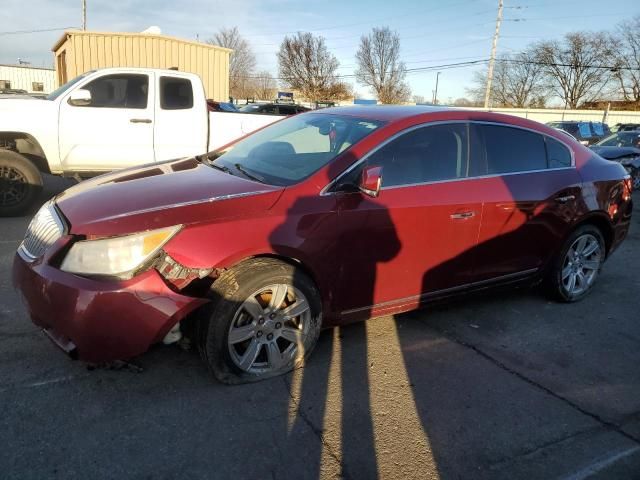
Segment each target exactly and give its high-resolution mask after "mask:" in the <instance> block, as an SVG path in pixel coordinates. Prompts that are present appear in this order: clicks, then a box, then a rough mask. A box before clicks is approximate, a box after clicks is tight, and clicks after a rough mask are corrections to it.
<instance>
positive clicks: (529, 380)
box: [420, 319, 640, 445]
mask: <svg viewBox="0 0 640 480" xmlns="http://www.w3.org/2000/svg"><path fill="white" fill-rule="evenodd" d="M420 321H421V322H422V323H423V324H425V325H427V326H428V327H429V328H431V329H433V330H435V331H436V332H438V333H440V334H441V335H443V336H444V337H446V338H448V339H449V340H451V341H452V342H454V343H457V344H458V345H460V346H463V347H465V348H468V349H471V350H473V351H474V352H475V353H476V354H478V355H480V356H481V357H482V358H484V359H486V360H488V361H489V362H491V363H492V364H494V365H495V366H496V367H498V368H500V369H502V370H504V371H505V372H507V373H509V374H511V375H514V376H515V377H517V378H518V379H520V380H522V381H523V382H526V383H528V384H529V385H531V386H533V387H535V388H538V389H539V390H542V391H543V392H545V393H546V394H548V395H551V396H552V397H554V398H555V399H557V400H560V401H561V402H563V403H564V404H565V405H567V406H569V407H571V408H573V409H574V410H577V411H578V412H580V413H582V414H583V415H586V416H588V417H590V418H592V419H593V420H595V421H596V422H598V423H600V424H601V425H603V426H605V427H607V428H609V429H611V430H613V431H615V432H617V433H618V434H620V435H622V436H623V437H625V438H627V439H628V440H631V441H632V442H634V443H637V444H639V445H640V438H638V437H635V436H634V435H631V434H629V433H627V432H625V431H624V430H623V429H622V427H620V426H619V425H617V424H615V423H613V422H610V421H608V420H605V419H604V418H602V417H601V416H600V415H598V414H597V413H593V412H590V411H589V410H587V409H585V408H583V407H581V406H580V405H578V404H577V403H575V402H573V401H571V400H569V399H568V398H566V397H563V396H562V395H560V394H558V393H556V392H554V391H553V390H551V389H550V388H548V387H545V386H544V385H543V384H541V383H538V382H536V381H535V380H533V379H532V378H529V377H527V376H526V375H524V374H522V373H520V372H519V371H517V370H515V369H513V368H511V367H509V366H508V365H507V364H506V363H504V362H501V361H500V360H498V359H497V358H495V357H493V356H492V355H490V354H488V353H486V352H485V351H483V350H481V349H480V348H478V347H477V346H476V345H473V344H471V343H469V342H467V341H465V340H462V339H460V338H458V337H456V336H454V335H452V334H450V333H448V332H446V331H444V330H440V329H438V328H435V327H434V326H433V325H429V324H428V322H427V321H426V320H422V319H420Z"/></svg>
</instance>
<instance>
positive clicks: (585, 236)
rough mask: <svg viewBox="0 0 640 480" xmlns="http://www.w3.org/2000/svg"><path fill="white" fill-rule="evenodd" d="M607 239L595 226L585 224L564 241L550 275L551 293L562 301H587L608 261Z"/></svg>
mask: <svg viewBox="0 0 640 480" xmlns="http://www.w3.org/2000/svg"><path fill="white" fill-rule="evenodd" d="M605 255H606V250H605V244H604V238H603V237H602V233H600V230H599V229H598V228H597V227H595V226H593V225H584V226H582V227H580V228H578V229H577V230H576V231H574V232H573V233H572V234H571V235H570V236H569V238H567V240H566V241H565V243H564V245H563V247H562V249H561V251H560V254H559V255H558V256H557V258H556V259H555V260H554V264H553V266H552V269H551V271H550V272H549V278H548V284H549V287H550V289H551V293H552V294H553V295H554V296H555V297H556V298H557V299H559V300H560V301H563V302H575V301H578V300H581V299H582V298H584V297H585V296H586V295H587V294H588V293H589V291H590V290H591V288H592V287H593V285H594V284H595V281H596V279H597V278H598V275H599V274H600V269H601V268H602V264H603V262H604V260H605Z"/></svg>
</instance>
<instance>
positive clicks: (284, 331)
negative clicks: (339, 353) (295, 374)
mask: <svg viewBox="0 0 640 480" xmlns="http://www.w3.org/2000/svg"><path fill="white" fill-rule="evenodd" d="M320 312H321V307H320V296H319V293H318V291H317V289H316V287H315V285H314V283H313V282H312V281H311V279H310V278H309V277H308V276H307V275H305V274H304V273H303V272H301V271H300V270H299V269H297V268H295V267H293V266H291V265H289V264H287V263H284V262H280V261H277V260H274V259H268V258H264V259H252V260H249V261H246V262H243V263H242V264H240V265H238V266H237V267H234V268H232V269H230V270H228V271H226V272H224V273H223V275H222V276H221V277H220V278H218V279H217V280H216V281H215V282H214V284H213V286H212V289H211V303H210V304H208V305H207V306H206V307H204V308H203V309H202V311H201V312H200V318H199V319H198V327H197V332H198V333H197V337H198V338H197V341H198V348H199V351H200V354H201V356H202V358H203V360H204V361H205V362H206V364H207V365H208V366H209V369H210V370H211V372H212V373H213V374H214V376H215V377H216V378H217V379H218V380H219V381H221V382H224V383H246V382H253V381H258V380H263V379H265V378H269V377H273V376H276V375H281V374H283V373H286V372H288V371H290V370H292V369H294V368H297V367H299V366H301V365H302V364H303V363H304V360H305V359H306V358H307V357H308V356H309V354H310V353H311V351H312V350H313V347H314V346H315V344H316V342H317V339H318V335H319V333H320V327H321V313H320Z"/></svg>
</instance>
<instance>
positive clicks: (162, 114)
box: [0, 68, 283, 216]
mask: <svg viewBox="0 0 640 480" xmlns="http://www.w3.org/2000/svg"><path fill="white" fill-rule="evenodd" d="M280 118H283V117H282V116H271V115H250V114H241V113H225V112H209V111H208V108H207V102H206V98H205V91H204V86H203V84H202V81H201V80H200V77H198V76H197V75H195V74H191V73H184V72H179V71H176V70H161V69H148V68H106V69H100V70H94V71H90V72H87V73H85V74H83V75H80V76H79V77H76V78H74V79H73V80H71V81H70V82H68V83H66V84H65V85H63V86H61V87H60V88H58V89H57V90H55V91H54V92H52V93H51V94H50V95H48V96H47V97H46V99H42V100H34V99H33V98H15V97H14V98H4V99H2V101H0V216H8V215H18V214H21V213H23V212H25V211H26V210H28V208H29V207H30V206H31V204H32V203H33V201H34V200H35V198H36V197H37V194H38V192H39V190H40V188H41V186H42V175H41V174H42V173H43V172H44V173H50V174H54V175H64V176H71V177H75V178H84V177H91V176H95V175H97V174H100V173H104V172H110V171H112V170H117V169H122V168H127V167H133V166H138V165H141V164H147V163H154V162H163V161H166V160H172V159H176V158H183V157H192V156H196V155H201V154H203V153H206V152H208V151H211V150H215V149H216V148H218V147H221V146H223V145H225V144H227V143H229V142H231V141H233V140H235V139H237V138H238V137H241V136H244V135H246V134H248V133H251V132H253V131H255V130H257V129H258V128H261V127H263V126H265V125H268V124H270V123H273V122H274V121H277V120H279V119H280Z"/></svg>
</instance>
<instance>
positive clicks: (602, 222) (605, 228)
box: [565, 212, 614, 256]
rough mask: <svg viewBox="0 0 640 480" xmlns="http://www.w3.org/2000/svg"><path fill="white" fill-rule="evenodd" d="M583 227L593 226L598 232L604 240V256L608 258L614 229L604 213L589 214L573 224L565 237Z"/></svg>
mask: <svg viewBox="0 0 640 480" xmlns="http://www.w3.org/2000/svg"><path fill="white" fill-rule="evenodd" d="M584 225H593V226H595V227H596V228H598V230H600V233H602V236H603V238H604V245H605V251H606V255H607V256H608V255H609V252H610V251H611V246H612V245H613V240H614V229H613V225H612V224H611V221H610V220H609V217H608V216H607V214H606V213H604V212H591V213H589V214H587V215H585V216H584V217H582V218H580V219H579V220H578V221H577V222H576V223H575V224H574V226H573V228H572V229H571V230H570V231H569V232H568V233H567V237H568V236H569V235H571V234H572V233H573V232H575V231H576V230H577V229H578V228H580V227H583V226H584ZM565 238H566V237H565Z"/></svg>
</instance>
